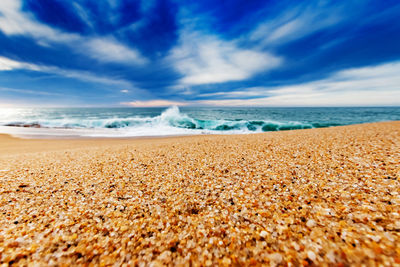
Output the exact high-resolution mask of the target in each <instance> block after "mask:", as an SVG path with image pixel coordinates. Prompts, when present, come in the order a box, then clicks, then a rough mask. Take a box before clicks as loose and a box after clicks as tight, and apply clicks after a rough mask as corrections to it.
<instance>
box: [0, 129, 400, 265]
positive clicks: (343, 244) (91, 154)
mask: <svg viewBox="0 0 400 267" xmlns="http://www.w3.org/2000/svg"><path fill="white" fill-rule="evenodd" d="M0 259H1V260H0V262H1V263H5V264H14V265H21V266H23V265H29V264H34V263H36V264H38V266H46V265H52V266H70V265H85V266H91V265H100V266H112V265H114V266H121V265H122V266H135V265H138V266H147V265H149V264H151V265H152V266H162V265H182V266H189V264H191V266H216V265H220V266H232V265H233V266H239V265H240V266H248V265H254V266H259V265H266V266H269V265H271V266H277V265H281V266H349V265H353V266H361V265H364V266H377V265H378V264H382V265H383V266H396V265H397V266H400V122H383V123H372V124H363V125H352V126H345V127H333V128H323V129H310V130H295V131H284V132H271V133H262V134H252V135H229V136H188V137H171V138H152V139H125V140H124V139H85V140H43V139H41V140H27V139H18V138H13V137H10V136H7V135H0ZM6 266H7V265H6Z"/></svg>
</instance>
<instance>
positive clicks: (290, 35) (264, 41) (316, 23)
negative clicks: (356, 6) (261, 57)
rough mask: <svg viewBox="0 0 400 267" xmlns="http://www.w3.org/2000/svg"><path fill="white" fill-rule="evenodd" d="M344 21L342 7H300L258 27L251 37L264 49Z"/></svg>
mask: <svg viewBox="0 0 400 267" xmlns="http://www.w3.org/2000/svg"><path fill="white" fill-rule="evenodd" d="M342 19H344V13H343V8H342V6H340V5H338V4H336V5H335V7H327V6H324V5H307V6H304V4H302V5H299V6H297V7H295V8H292V9H291V10H289V11H285V13H282V14H278V15H277V16H276V17H274V18H273V19H270V20H267V21H265V22H263V23H261V24H260V25H258V26H257V27H256V28H255V30H253V31H252V32H251V34H250V36H249V39H250V40H252V41H260V44H261V46H262V47H265V46H268V45H270V44H274V43H284V42H289V41H293V40H296V39H299V38H301V37H304V36H306V35H309V34H312V33H314V32H316V31H319V30H321V29H324V28H327V27H329V26H331V25H334V24H337V23H338V22H340V21H341V20H342Z"/></svg>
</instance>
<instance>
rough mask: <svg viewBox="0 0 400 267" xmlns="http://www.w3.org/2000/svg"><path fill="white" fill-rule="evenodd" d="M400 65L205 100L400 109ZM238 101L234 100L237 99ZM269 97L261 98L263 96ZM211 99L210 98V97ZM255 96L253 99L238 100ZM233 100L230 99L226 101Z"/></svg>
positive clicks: (232, 103) (213, 102)
mask: <svg viewBox="0 0 400 267" xmlns="http://www.w3.org/2000/svg"><path fill="white" fill-rule="evenodd" d="M399 73H400V62H396V63H387V64H382V65H378V66H373V67H364V68H354V69H348V70H343V71H339V72H337V73H335V74H333V75H332V76H331V77H329V78H327V79H322V80H317V81H314V82H308V83H303V84H299V85H292V86H282V87H264V88H261V87H257V88H249V89H247V90H242V91H235V92H228V93H224V92H217V93H214V95H215V96H220V97H223V98H225V99H223V100H204V101H199V103H201V104H204V105H217V106H219V105H222V106H379V105H384V106H390V105H400V75H398V74H399ZM235 95H236V98H232V97H235ZM263 95H264V96H268V97H261V96H263ZM209 96H211V95H209ZM249 96H250V97H251V96H256V97H259V98H254V99H239V98H238V97H249ZM226 98H230V99H226Z"/></svg>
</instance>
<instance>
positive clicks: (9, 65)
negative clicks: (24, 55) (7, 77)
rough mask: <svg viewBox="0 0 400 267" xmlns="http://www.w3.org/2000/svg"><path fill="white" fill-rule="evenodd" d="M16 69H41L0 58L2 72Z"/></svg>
mask: <svg viewBox="0 0 400 267" xmlns="http://www.w3.org/2000/svg"><path fill="white" fill-rule="evenodd" d="M15 69H29V70H38V69H39V67H38V66H36V65H34V64H29V63H25V62H19V61H15V60H12V59H9V58H6V57H2V56H0V71H7V70H15Z"/></svg>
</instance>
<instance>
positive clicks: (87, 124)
mask: <svg viewBox="0 0 400 267" xmlns="http://www.w3.org/2000/svg"><path fill="white" fill-rule="evenodd" d="M3 125H5V126H18V127H30V128H64V129H68V128H73V129H75V128H78V129H89V128H95V129H99V128H102V129H116V130H117V129H121V130H123V131H124V132H125V133H126V135H132V136H134V135H170V134H171V135H173V134H195V133H201V134H204V133H256V132H270V131H285V130H296V129H311V128H322V127H329V126H337V125H339V124H336V123H302V122H297V121H287V122H279V121H269V120H200V119H195V118H192V117H190V116H188V115H187V114H184V113H182V112H180V110H179V108H178V107H176V106H174V107H170V108H168V109H166V110H165V111H164V112H162V113H161V114H160V115H158V116H155V117H129V118H115V117H114V118H96V117H91V118H85V119H82V118H52V119H47V120H46V119H35V120H30V121H22V122H18V121H17V122H16V121H12V122H7V123H5V124H3Z"/></svg>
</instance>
